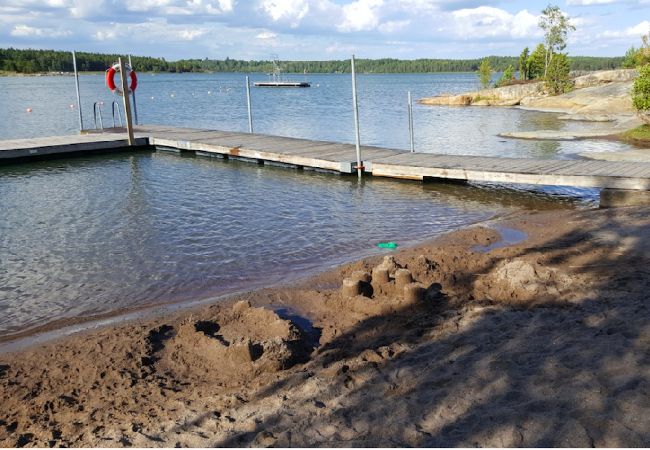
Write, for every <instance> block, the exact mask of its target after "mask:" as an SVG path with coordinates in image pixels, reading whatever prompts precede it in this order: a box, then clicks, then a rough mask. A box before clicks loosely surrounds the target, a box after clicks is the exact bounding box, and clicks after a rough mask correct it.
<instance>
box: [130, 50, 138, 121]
mask: <svg viewBox="0 0 650 450" xmlns="http://www.w3.org/2000/svg"><path fill="white" fill-rule="evenodd" d="M129 66H130V67H131V70H133V64H131V55H129ZM131 96H132V97H133V116H134V118H135V124H136V125H137V124H138V105H137V104H136V102H135V91H133V93H132V94H131Z"/></svg>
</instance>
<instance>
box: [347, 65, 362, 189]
mask: <svg viewBox="0 0 650 450" xmlns="http://www.w3.org/2000/svg"><path fill="white" fill-rule="evenodd" d="M350 64H351V68H352V107H353V111H354V133H355V137H356V139H355V145H356V149H357V175H358V177H359V178H361V172H362V170H363V167H362V166H361V137H360V135H359V104H358V102H357V74H356V72H355V70H354V55H352V58H351V59H350Z"/></svg>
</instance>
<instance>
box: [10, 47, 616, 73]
mask: <svg viewBox="0 0 650 450" xmlns="http://www.w3.org/2000/svg"><path fill="white" fill-rule="evenodd" d="M119 56H122V57H124V56H126V55H116V54H104V53H86V52H77V68H78V69H79V71H81V72H87V71H93V72H97V71H99V72H103V71H104V70H106V69H107V68H109V67H110V66H111V65H112V64H113V63H115V62H116V61H117V58H118V57H119ZM482 59H483V58H477V59H429V58H425V59H413V60H403V59H392V58H383V59H357V60H356V63H357V64H356V67H357V71H358V72H360V73H432V72H474V71H476V70H477V69H478V67H479V66H480V64H481V61H482ZM488 59H489V61H490V66H491V67H492V68H493V69H494V70H496V71H503V70H505V69H506V68H507V67H508V66H509V65H512V66H514V67H517V64H518V60H519V58H518V57H516V56H490V57H488ZM623 59H624V57H623V56H621V57H594V56H572V57H569V62H570V65H571V70H602V69H614V68H618V67H621V66H622V64H623ZM132 62H133V67H134V68H135V69H136V70H137V71H141V72H263V73H268V72H271V71H272V70H273V62H272V61H270V60H260V61H244V60H238V59H231V58H226V59H209V58H205V59H181V60H178V61H167V60H165V58H154V57H149V56H132ZM280 64H281V68H282V70H283V71H285V72H289V73H303V72H307V73H346V72H349V71H350V61H349V60H331V61H281V63H280ZM0 71H4V72H15V73H24V74H33V73H43V72H72V71H73V67H72V54H71V52H67V51H58V50H33V49H26V50H23V49H14V48H4V49H0Z"/></svg>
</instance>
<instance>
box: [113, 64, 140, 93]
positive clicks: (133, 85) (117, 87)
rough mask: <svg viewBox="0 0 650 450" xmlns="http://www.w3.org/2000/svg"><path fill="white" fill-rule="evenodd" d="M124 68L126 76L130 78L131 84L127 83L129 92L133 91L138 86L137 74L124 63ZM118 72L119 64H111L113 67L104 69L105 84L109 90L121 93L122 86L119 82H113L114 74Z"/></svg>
mask: <svg viewBox="0 0 650 450" xmlns="http://www.w3.org/2000/svg"><path fill="white" fill-rule="evenodd" d="M124 69H125V70H126V76H127V77H129V78H130V79H131V84H130V85H129V94H130V93H132V92H133V91H135V88H137V87H138V76H137V75H136V74H135V70H133V69H131V66H129V65H128V64H124ZM119 72H120V65H119V64H113V67H111V68H110V69H108V70H107V71H106V86H108V88H109V89H110V90H111V92H113V93H115V94H117V95H122V94H123V93H122V86H121V83H120V84H118V85H116V84H115V74H116V73H119Z"/></svg>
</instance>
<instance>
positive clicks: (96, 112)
mask: <svg viewBox="0 0 650 450" xmlns="http://www.w3.org/2000/svg"><path fill="white" fill-rule="evenodd" d="M98 116H99V127H100V128H99V129H100V130H103V129H104V121H103V120H102V105H101V103H100V102H95V103H93V119H94V121H95V129H97V117H98Z"/></svg>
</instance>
